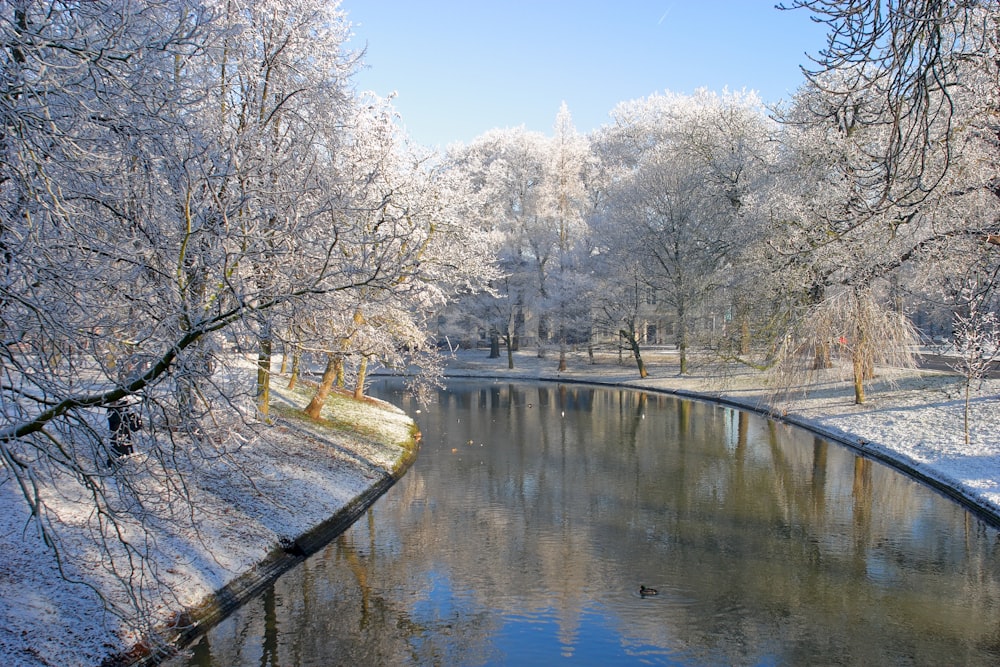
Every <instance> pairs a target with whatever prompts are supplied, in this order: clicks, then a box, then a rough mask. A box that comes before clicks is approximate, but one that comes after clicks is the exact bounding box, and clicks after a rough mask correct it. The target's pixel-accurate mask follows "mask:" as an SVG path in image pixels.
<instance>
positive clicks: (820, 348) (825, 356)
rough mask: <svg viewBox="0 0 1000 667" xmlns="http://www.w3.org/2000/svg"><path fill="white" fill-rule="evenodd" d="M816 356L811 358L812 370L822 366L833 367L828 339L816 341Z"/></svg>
mask: <svg viewBox="0 0 1000 667" xmlns="http://www.w3.org/2000/svg"><path fill="white" fill-rule="evenodd" d="M815 352H816V356H815V357H814V358H813V370H814V371H818V370H820V369H823V368H833V362H832V361H831V360H830V343H829V341H823V342H821V343H816V350H815Z"/></svg>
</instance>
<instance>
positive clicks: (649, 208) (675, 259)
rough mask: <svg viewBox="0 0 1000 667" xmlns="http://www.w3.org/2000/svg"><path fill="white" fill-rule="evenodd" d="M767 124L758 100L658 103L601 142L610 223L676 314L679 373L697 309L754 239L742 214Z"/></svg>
mask: <svg viewBox="0 0 1000 667" xmlns="http://www.w3.org/2000/svg"><path fill="white" fill-rule="evenodd" d="M765 125H766V124H765V123H764V121H763V117H762V115H761V112H760V104H759V101H757V100H756V98H755V97H754V96H752V95H742V94H740V95H736V94H730V95H725V96H722V97H719V96H716V95H713V94H710V93H708V92H707V91H701V92H699V94H697V95H695V96H693V97H687V96H679V95H654V96H652V97H650V98H648V99H645V100H637V101H633V102H630V103H626V104H622V105H620V106H619V107H618V109H616V111H615V124H614V125H613V126H612V127H611V128H609V129H608V130H607V132H606V133H605V136H604V137H603V138H602V140H601V153H600V154H601V155H602V157H603V159H604V160H607V161H610V162H611V165H612V166H611V169H612V170H613V171H614V172H615V173H614V175H613V176H612V177H611V179H612V183H613V186H612V189H611V192H612V195H611V202H612V203H610V204H609V205H608V207H607V210H608V212H609V213H608V215H609V216H610V217H611V218H612V219H613V220H614V224H616V225H618V226H621V227H622V228H623V229H625V230H627V231H625V232H624V233H623V237H624V238H627V239H628V240H629V243H631V245H632V251H633V252H634V253H635V255H636V256H637V257H641V258H642V261H643V265H644V267H645V270H646V280H647V281H648V282H649V283H650V285H651V286H653V287H654V288H655V289H656V290H657V293H658V295H659V297H660V298H662V300H663V301H664V302H666V303H668V304H669V305H670V307H671V308H672V310H673V321H674V328H675V334H674V335H675V340H676V343H677V346H678V349H679V350H680V357H681V372H682V373H686V372H687V364H688V349H689V347H690V345H691V340H692V333H693V331H694V327H695V322H696V317H697V312H698V310H699V309H700V308H702V307H703V306H705V305H706V304H707V303H708V302H709V301H710V300H711V299H713V298H715V297H716V295H717V294H718V293H719V291H720V290H721V288H722V286H723V285H724V282H723V280H722V275H721V274H720V269H722V268H723V267H724V266H725V265H726V263H727V261H728V260H729V258H734V257H735V253H736V250H737V249H738V248H740V247H742V246H744V245H745V244H746V242H747V240H748V239H750V238H751V236H752V235H751V234H750V231H751V227H750V225H748V224H746V222H745V221H744V219H743V211H744V207H745V206H747V204H748V203H749V201H750V199H751V196H752V187H751V183H753V179H754V178H756V176H755V173H757V172H760V171H761V170H762V166H763V163H764V156H763V154H762V153H761V152H760V151H758V150H757V147H756V145H755V144H757V143H761V144H763V143H764V142H765V141H766V128H765ZM606 166H607V165H606Z"/></svg>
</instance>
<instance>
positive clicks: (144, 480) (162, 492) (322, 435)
mask: <svg viewBox="0 0 1000 667" xmlns="http://www.w3.org/2000/svg"><path fill="white" fill-rule="evenodd" d="M275 384H280V385H282V386H283V385H284V383H283V382H281V381H276V382H275ZM276 389H280V388H276ZM308 397H309V396H308V394H306V393H301V394H298V395H296V394H294V393H290V392H280V391H279V392H278V395H277V396H275V397H274V399H273V402H274V404H275V412H276V414H278V415H279V416H278V418H277V419H276V424H275V425H274V426H271V427H261V426H257V427H254V426H251V425H249V424H245V423H242V422H234V424H233V428H234V429H236V430H239V432H238V433H232V434H231V436H232V439H233V440H235V441H238V442H242V446H240V447H238V448H233V449H232V450H230V451H229V452H227V453H226V455H225V456H224V457H218V458H217V459H216V460H211V459H200V460H198V465H197V466H196V467H194V468H192V469H188V470H187V471H186V477H185V483H186V486H185V487H184V492H183V493H185V494H186V495H188V497H189V499H190V500H191V501H193V503H190V504H189V503H187V502H183V498H181V497H180V496H178V487H177V485H176V484H171V483H170V482H169V481H166V483H164V482H165V480H163V479H162V474H161V473H162V468H158V467H157V466H155V465H152V461H151V459H150V457H149V455H148V453H147V451H144V450H148V449H149V443H148V442H147V443H146V447H145V448H144V447H143V443H142V442H141V441H140V443H139V447H138V450H139V451H137V452H136V453H135V454H133V455H131V456H129V457H127V458H126V459H125V460H123V462H122V464H121V468H120V469H119V470H118V471H117V472H116V473H115V474H117V475H130V476H132V479H133V480H134V481H135V482H136V484H137V485H139V486H140V487H142V488H143V489H145V490H146V491H148V493H149V498H148V499H147V500H149V505H147V507H149V506H152V507H155V508H156V511H158V512H160V514H158V515H157V517H156V518H154V519H152V520H147V525H148V526H151V527H152V529H153V530H154V531H155V534H154V535H153V539H152V540H148V541H147V540H145V535H144V534H143V531H141V530H138V528H137V527H136V530H134V531H133V532H132V533H131V534H129V535H128V537H129V539H131V540H133V541H137V542H138V541H142V542H141V543H142V547H143V548H144V549H148V550H149V553H150V554H151V561H150V564H151V566H152V567H153V568H155V573H156V577H155V580H152V579H147V580H146V581H145V582H144V584H143V587H142V591H143V600H144V604H145V605H146V606H147V608H149V609H151V610H152V611H153V613H154V614H155V615H156V617H157V619H158V621H159V622H160V623H165V622H169V620H170V619H171V618H174V617H175V616H174V614H176V613H177V612H178V611H180V610H182V609H184V608H186V607H191V606H195V605H198V604H199V603H200V602H202V601H203V600H204V599H205V598H206V596H208V595H209V594H211V593H213V592H214V591H216V590H218V589H219V588H221V587H222V586H224V585H226V584H228V583H229V582H231V581H233V580H234V579H236V578H237V577H240V576H241V575H246V577H245V578H244V580H247V579H249V580H251V581H252V580H254V577H255V576H256V574H255V573H256V572H259V569H255V566H257V565H258V564H259V563H261V562H262V561H264V560H265V559H267V562H268V563H273V562H274V561H275V559H277V560H281V559H284V558H286V557H285V556H284V554H283V552H282V551H281V550H280V548H279V541H280V540H281V539H282V538H287V539H295V538H297V537H299V536H300V535H303V534H305V533H307V532H308V531H309V530H310V529H312V528H314V527H316V526H318V525H320V524H323V523H324V522H326V521H327V520H329V519H330V518H331V516H333V515H334V514H336V513H337V512H338V511H340V510H342V509H343V508H345V507H346V506H348V504H350V503H351V502H352V501H354V500H355V499H356V498H358V497H359V496H360V495H362V494H364V493H365V492H366V491H368V490H369V489H370V488H372V487H373V486H374V485H375V484H376V483H377V482H380V481H382V480H384V479H385V478H386V476H387V475H388V473H389V472H390V471H393V470H395V469H396V468H397V467H398V466H400V465H401V462H402V461H403V459H404V458H405V457H406V456H407V455H408V451H409V450H408V449H407V444H408V443H409V442H410V439H411V431H410V429H411V427H412V424H413V423H412V421H411V420H410V419H409V418H408V417H407V416H406V415H404V414H403V413H402V412H401V411H399V410H398V409H396V408H392V407H391V406H386V405H382V406H381V407H374V406H372V405H366V404H360V405H359V404H350V403H348V404H347V405H348V406H350V407H349V408H348V407H344V405H343V404H338V411H339V413H338V415H337V418H338V419H339V420H340V422H341V423H343V422H353V423H357V424H363V425H364V427H363V429H362V430H363V431H364V432H362V433H356V434H350V433H345V432H343V431H336V430H331V429H319V428H316V427H315V425H314V423H312V422H310V421H308V420H305V419H296V418H294V417H293V416H291V411H289V410H285V411H284V412H285V414H286V415H288V416H286V417H281V416H280V415H281V414H282V406H283V405H288V404H297V405H298V406H299V407H302V406H304V405H305V401H307V400H308ZM348 409H352V410H358V411H359V412H358V413H357V414H354V415H350V414H345V411H346V410H348ZM324 416H327V415H324ZM212 451H213V452H214V451H216V450H212ZM183 465H184V463H183V461H182V463H181V466H183ZM54 491H55V493H54V494H52V495H50V496H49V503H50V505H51V506H52V509H53V510H54V511H56V512H57V513H58V514H59V518H60V520H61V521H63V522H65V525H64V527H63V529H62V531H61V538H62V543H61V545H60V549H61V552H62V555H63V564H64V568H65V574H66V578H68V579H72V580H76V581H78V582H80V583H77V584H70V583H67V581H66V578H63V577H61V576H60V574H59V571H58V569H57V566H56V563H55V561H54V559H53V558H52V554H51V552H50V551H48V550H47V549H46V548H45V547H44V546H43V545H42V544H41V542H40V540H39V539H38V536H37V535H36V534H35V533H33V532H31V528H30V526H31V524H30V523H29V522H28V512H27V507H26V505H25V502H24V500H23V498H21V497H20V491H19V490H18V489H17V488H16V485H15V484H14V483H12V481H11V480H10V479H9V476H8V475H6V474H4V471H3V469H2V468H0V550H2V553H3V557H2V558H0V665H3V666H4V667H36V666H40V665H59V666H60V667H68V666H73V665H93V666H96V665H100V664H101V663H102V661H103V660H104V659H105V658H106V657H107V656H109V655H114V654H117V653H120V652H122V651H124V650H126V649H128V648H129V647H131V646H132V645H133V644H134V643H135V642H136V640H137V639H138V635H137V634H136V631H135V630H134V629H133V628H131V627H129V624H128V623H124V622H121V621H120V620H119V619H117V618H116V617H113V616H110V615H108V614H105V613H104V612H103V609H104V608H103V605H102V602H101V598H100V597H99V596H98V595H97V591H100V592H101V593H103V594H104V595H105V596H106V597H107V598H109V599H112V600H115V601H117V602H121V601H122V600H121V599H120V597H121V587H120V586H119V585H118V584H119V581H118V580H116V577H115V575H114V574H113V573H111V572H109V571H108V568H107V567H106V563H105V562H103V560H104V559H103V558H102V556H103V554H102V553H100V552H99V551H98V550H97V549H95V548H94V533H93V530H94V516H93V513H92V511H91V505H90V504H88V503H87V502H86V498H83V499H82V500H83V501H84V502H76V501H79V500H81V498H80V495H81V494H80V492H79V491H78V490H77V489H76V487H75V486H74V485H73V484H71V483H70V484H64V485H62V486H61V487H59V488H57V489H54ZM192 507H193V508H195V511H190V508H192ZM163 516H166V517H167V518H168V520H163ZM26 526H27V527H28V528H27V530H26ZM129 528H132V526H126V529H129ZM269 554H270V555H269ZM248 573H249V574H248Z"/></svg>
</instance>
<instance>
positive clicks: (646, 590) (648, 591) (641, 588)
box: [639, 584, 660, 598]
mask: <svg viewBox="0 0 1000 667" xmlns="http://www.w3.org/2000/svg"><path fill="white" fill-rule="evenodd" d="M659 592H660V591H658V590H656V589H655V588H646V587H645V586H643V585H642V584H639V595H641V596H642V597H644V598H647V597H649V596H650V595H656V594H657V593H659Z"/></svg>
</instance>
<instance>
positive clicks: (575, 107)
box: [341, 0, 824, 147]
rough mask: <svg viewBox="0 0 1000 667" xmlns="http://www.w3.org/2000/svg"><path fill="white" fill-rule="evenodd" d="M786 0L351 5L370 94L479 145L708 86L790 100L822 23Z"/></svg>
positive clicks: (373, 1)
mask: <svg viewBox="0 0 1000 667" xmlns="http://www.w3.org/2000/svg"><path fill="white" fill-rule="evenodd" d="M774 4H775V0H665V1H663V2H655V1H651V0H650V1H645V0H644V1H635V0H618V1H617V2H615V1H614V0H606V1H604V2H597V1H592V0H343V1H342V3H341V9H342V10H344V11H345V12H347V16H348V20H349V21H350V22H351V23H352V24H353V32H354V37H353V38H352V41H351V44H350V46H351V47H353V48H360V47H365V48H367V55H366V56H365V63H366V66H365V69H363V70H362V71H361V72H360V73H359V74H358V76H357V77H356V79H355V84H356V86H357V87H358V89H360V90H373V91H375V92H376V93H378V94H380V95H387V94H389V93H391V92H393V91H395V92H396V93H397V94H398V97H397V98H396V100H395V106H396V109H397V111H399V113H400V114H401V116H402V121H403V125H404V126H405V127H406V129H407V132H408V133H409V135H410V137H411V138H412V139H413V140H415V141H416V142H418V143H421V144H424V145H427V146H440V147H444V146H446V145H448V144H449V143H451V142H453V141H463V142H468V141H469V140H471V139H472V138H474V137H476V136H478V135H480V134H482V133H483V132H485V131H487V130H489V129H492V128H495V127H516V126H519V125H524V126H526V127H527V128H528V129H529V130H537V131H541V132H544V133H546V134H551V132H552V127H553V125H554V123H555V117H556V113H557V112H558V111H559V107H560V105H561V103H562V102H564V101H565V102H566V104H567V105H568V106H569V110H570V113H571V114H572V116H573V121H574V124H575V125H576V128H577V129H578V130H579V131H580V132H590V131H591V130H594V129H596V128H597V127H600V126H601V125H604V124H605V123H607V122H608V121H609V116H608V114H609V113H610V111H611V110H612V109H613V108H614V107H615V105H616V104H617V103H618V102H622V101H625V100H632V99H637V98H642V97H646V96H648V95H651V94H653V93H656V92H663V91H665V90H670V91H673V92H678V93H692V92H693V91H694V90H695V89H697V88H699V87H705V88H709V89H711V90H716V91H721V90H722V89H723V88H724V87H728V88H729V89H730V90H741V89H744V88H746V89H753V90H756V91H758V92H759V93H760V94H761V96H762V97H763V98H764V100H765V102H769V103H773V102H777V101H778V100H780V99H787V98H788V97H789V96H790V95H791V93H792V92H794V90H795V89H796V88H797V87H798V85H799V84H800V83H801V82H802V75H801V72H800V70H799V65H800V64H808V59H807V58H806V55H805V54H806V53H807V52H808V53H812V54H815V53H817V52H818V51H819V50H820V49H821V48H822V47H823V45H824V39H823V35H824V31H823V29H822V26H819V25H816V24H815V23H813V22H812V21H811V20H810V17H809V14H808V13H807V12H805V11H803V10H796V11H778V10H777V9H775V8H774Z"/></svg>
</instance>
